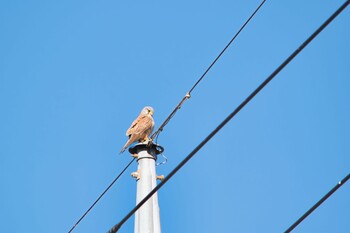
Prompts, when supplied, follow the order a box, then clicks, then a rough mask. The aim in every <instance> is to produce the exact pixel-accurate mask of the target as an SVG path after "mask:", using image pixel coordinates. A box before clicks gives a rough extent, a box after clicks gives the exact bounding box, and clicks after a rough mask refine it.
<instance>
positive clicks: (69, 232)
mask: <svg viewBox="0 0 350 233" xmlns="http://www.w3.org/2000/svg"><path fill="white" fill-rule="evenodd" d="M134 160H135V158H133V159H132V160H131V161H130V162H129V163H128V165H126V167H125V168H124V169H123V170H122V171H121V172H120V173H119V175H118V176H117V177H116V178H115V179H114V180H113V181H112V183H111V184H110V185H109V186H108V187H107V188H106V189H105V191H103V193H102V194H101V195H100V196H99V197H98V198H97V199H96V201H95V202H94V203H93V204H92V205H91V206H90V208H89V209H88V210H87V211H86V212H85V213H84V214H83V216H81V218H80V219H79V220H78V221H77V222H76V223H75V224H74V226H73V227H72V228H71V229H70V230H69V231H68V233H71V232H72V231H73V230H74V228H75V227H76V226H77V225H78V224H79V223H80V222H81V220H83V218H84V217H85V216H86V215H87V214H88V213H89V212H90V210H91V209H92V208H93V207H94V206H95V205H96V203H97V202H98V201H99V200H100V199H101V198H102V197H103V195H105V193H106V192H107V191H108V190H109V189H110V188H111V187H112V186H113V184H114V183H115V182H116V181H117V180H118V179H119V177H120V176H121V175H122V174H123V173H124V172H125V171H126V169H128V167H129V166H130V165H131V164H132V162H134Z"/></svg>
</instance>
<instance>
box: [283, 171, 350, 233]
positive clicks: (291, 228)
mask: <svg viewBox="0 0 350 233" xmlns="http://www.w3.org/2000/svg"><path fill="white" fill-rule="evenodd" d="M349 179H350V173H349V174H348V175H347V176H345V177H344V179H342V180H341V181H339V182H338V183H337V185H336V186H334V187H333V188H332V189H331V190H330V191H329V192H328V193H327V194H326V195H324V196H323V197H322V198H321V199H320V200H319V201H318V202H317V203H316V204H315V205H313V206H312V207H311V208H310V209H309V210H308V211H306V213H305V214H303V216H301V217H300V218H299V219H298V220H297V221H296V222H295V223H293V225H291V226H290V227H289V228H288V229H287V230H286V231H285V233H289V232H291V231H292V230H293V229H294V228H295V227H297V226H298V225H299V224H300V223H301V222H302V221H303V220H304V219H305V218H307V217H308V216H309V215H310V214H311V213H312V212H313V211H314V210H315V209H317V208H318V207H319V206H320V205H321V204H322V203H323V202H324V201H325V200H327V199H328V198H329V197H330V196H332V194H333V193H335V191H337V189H338V188H340V187H341V186H342V185H343V184H345V183H346V182H347V181H348V180H349Z"/></svg>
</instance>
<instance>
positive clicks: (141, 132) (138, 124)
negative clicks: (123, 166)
mask: <svg viewBox="0 0 350 233" xmlns="http://www.w3.org/2000/svg"><path fill="white" fill-rule="evenodd" d="M153 113H154V110H153V108H152V107H150V106H146V107H144V108H143V109H142V111H141V113H140V115H139V116H138V117H137V118H136V120H134V121H133V122H132V124H131V126H130V128H129V129H128V130H127V131H126V136H128V137H129V139H128V141H127V142H126V143H125V145H124V146H123V148H122V149H121V150H120V154H121V153H123V152H124V151H125V150H126V148H128V147H129V146H130V145H131V144H132V143H134V142H136V141H139V142H143V141H146V140H148V136H149V135H150V134H151V133H152V131H153V128H154V120H153V117H152V116H153Z"/></svg>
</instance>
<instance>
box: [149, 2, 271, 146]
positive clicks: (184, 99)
mask: <svg viewBox="0 0 350 233" xmlns="http://www.w3.org/2000/svg"><path fill="white" fill-rule="evenodd" d="M265 2H266V0H263V1H262V2H261V3H260V5H259V6H258V7H257V8H256V9H255V11H254V12H253V13H252V14H251V15H250V17H249V18H248V19H247V20H246V21H245V23H244V24H243V25H242V27H241V28H240V29H239V30H238V32H237V33H236V34H235V35H234V36H233V37H232V39H231V40H230V42H229V43H228V44H227V45H226V46H225V48H224V49H223V50H222V51H221V52H220V54H219V55H218V56H217V57H216V58H215V60H214V61H213V62H212V63H211V64H210V66H209V67H208V68H207V69H206V70H205V72H204V73H203V74H202V76H201V77H200V78H199V79H198V80H197V82H196V83H195V84H194V85H193V86H192V87H191V89H190V90H189V91H188V92H187V94H186V95H185V96H184V97H183V98H182V100H181V101H180V103H179V104H178V105H176V107H175V108H174V110H173V111H172V112H171V113H170V115H169V116H168V117H167V118H166V119H165V121H164V122H163V123H162V124H161V125H160V126H159V128H158V129H157V130H156V131H155V132H154V133H153V134H152V136H151V139H152V140H153V139H154V138H155V137H156V136H158V135H159V134H160V133H161V132H162V131H163V129H164V127H165V126H166V125H167V124H168V123H169V121H170V120H171V118H173V116H174V115H175V114H176V112H177V111H178V110H179V109H180V108H181V106H182V104H183V103H184V102H185V101H186V100H188V99H189V98H191V92H192V91H193V90H194V89H195V88H196V87H197V85H198V84H199V83H200V82H201V81H202V79H203V78H204V76H205V75H206V74H207V73H208V72H209V70H210V69H211V68H212V67H213V66H214V65H215V63H216V62H217V61H218V60H219V58H220V57H221V56H222V55H223V54H224V52H225V51H226V50H227V49H228V47H230V45H231V44H232V42H233V41H234V40H235V39H236V37H237V36H238V35H239V34H240V33H241V31H242V30H243V29H244V28H245V26H246V25H247V24H248V23H249V21H250V20H251V19H252V18H253V17H254V15H255V14H256V13H257V12H258V11H259V9H260V8H261V7H262V6H263V5H264V3H265Z"/></svg>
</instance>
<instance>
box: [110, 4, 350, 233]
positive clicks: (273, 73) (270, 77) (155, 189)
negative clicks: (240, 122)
mask: <svg viewBox="0 0 350 233" xmlns="http://www.w3.org/2000/svg"><path fill="white" fill-rule="evenodd" d="M349 3H350V0H348V1H346V2H345V3H344V4H343V5H341V6H340V7H339V8H338V9H337V10H336V11H335V12H334V13H333V14H332V15H331V16H330V17H329V18H328V19H327V20H326V21H325V22H324V23H323V24H322V25H321V26H320V27H319V28H318V29H316V31H315V32H314V33H312V34H311V35H310V36H309V37H308V38H307V39H306V40H305V41H304V42H303V43H302V44H301V45H300V46H299V47H298V48H297V49H296V50H295V51H294V52H293V53H292V54H291V55H290V56H289V57H288V58H287V59H286V60H285V61H284V62H283V63H282V64H281V65H280V66H279V67H277V69H276V70H275V71H274V72H272V74H271V75H270V76H268V77H267V78H266V79H265V80H264V81H263V82H262V83H261V84H260V85H259V86H258V87H257V88H256V89H255V90H254V91H253V92H252V93H251V94H250V95H249V96H248V97H247V98H246V99H245V100H244V101H243V102H242V103H241V104H240V105H239V106H238V107H237V108H236V109H235V110H234V111H233V112H232V113H230V114H229V115H228V116H227V117H226V118H225V119H224V121H222V122H221V123H220V124H219V125H218V126H217V127H216V128H215V129H214V130H213V131H212V132H211V133H210V134H209V135H208V136H207V137H206V138H205V139H204V140H203V141H202V142H201V143H200V144H199V145H198V146H197V147H195V148H194V150H193V151H192V152H191V153H190V154H188V155H187V156H186V157H185V159H183V160H182V161H181V162H180V163H179V164H178V165H177V166H176V167H175V168H174V169H173V170H172V171H171V172H170V173H169V174H168V175H167V176H166V177H165V178H164V180H163V181H162V182H160V183H159V184H158V185H157V186H156V187H155V188H154V189H152V191H151V192H150V193H149V194H148V195H146V196H145V197H144V198H143V199H142V200H141V201H140V202H139V203H138V204H137V205H136V206H135V207H134V208H133V209H132V210H131V211H130V212H129V213H128V214H127V215H126V216H125V217H124V218H123V219H122V220H121V221H120V222H119V223H117V224H116V225H114V226H113V227H112V228H111V229H110V230H109V231H108V233H115V232H117V231H118V230H119V229H120V227H121V226H122V225H123V224H124V223H125V222H126V221H127V220H128V219H129V218H130V217H131V216H132V215H133V214H134V213H135V212H136V211H137V210H138V209H139V208H140V207H141V206H142V205H143V204H144V203H146V202H147V201H148V200H149V199H150V198H151V197H152V196H153V195H154V194H155V193H156V192H157V191H158V190H159V189H160V188H162V187H163V185H165V184H166V183H167V182H168V181H169V180H170V179H171V178H172V177H173V176H174V175H175V174H176V173H177V172H178V171H179V170H180V169H181V168H182V167H183V166H184V165H185V164H186V163H187V162H188V161H189V160H190V159H191V158H192V157H193V156H194V155H195V154H196V153H197V152H198V151H199V150H200V149H201V148H202V147H203V146H204V145H205V144H206V143H207V142H208V141H209V140H210V139H211V138H212V137H214V135H215V134H217V133H218V132H219V131H220V130H221V129H222V128H223V127H224V126H225V125H226V124H227V123H228V122H229V121H230V120H231V119H232V118H233V117H234V116H235V115H236V114H237V113H238V112H239V111H240V110H241V109H242V108H243V107H244V106H245V105H246V104H248V103H249V102H250V101H251V100H252V99H253V98H254V97H255V96H256V95H257V94H258V93H259V92H260V91H261V90H262V89H263V88H264V87H265V86H266V85H267V84H268V83H269V82H270V81H271V80H272V79H273V78H274V77H275V76H276V75H277V74H278V73H279V72H280V71H281V70H282V69H283V68H284V67H286V66H287V65H288V64H289V62H291V61H292V60H293V59H294V58H295V57H296V56H297V55H298V54H299V53H300V52H301V51H302V50H303V49H304V48H305V47H306V46H307V45H308V44H309V43H310V42H311V41H312V40H313V39H314V38H315V37H316V36H317V35H318V34H319V33H320V32H321V31H323V29H324V28H326V27H327V26H328V24H329V23H331V22H332V21H333V20H334V19H335V18H336V17H337V16H338V15H339V14H340V13H341V12H342V11H343V10H344V9H345V8H346V7H347V6H348V4H349Z"/></svg>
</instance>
